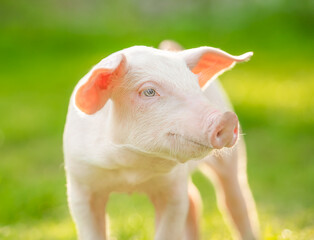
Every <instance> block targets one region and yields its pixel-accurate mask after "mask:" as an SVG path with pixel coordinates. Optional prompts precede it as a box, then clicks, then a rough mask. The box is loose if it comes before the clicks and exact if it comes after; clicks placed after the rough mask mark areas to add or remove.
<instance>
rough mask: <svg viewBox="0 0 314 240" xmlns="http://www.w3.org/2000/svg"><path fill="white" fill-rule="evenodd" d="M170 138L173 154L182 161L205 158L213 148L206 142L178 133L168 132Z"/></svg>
mask: <svg viewBox="0 0 314 240" xmlns="http://www.w3.org/2000/svg"><path fill="white" fill-rule="evenodd" d="M168 139H169V141H170V146H171V151H170V152H171V155H172V156H174V157H175V158H176V159H177V161H179V162H181V163H184V162H187V161H189V160H200V159H203V158H204V157H206V156H207V155H208V154H209V153H210V152H211V151H212V150H213V148H212V147H211V146H209V145H207V144H206V143H202V142H199V141H197V140H194V139H191V138H189V137H185V136H182V135H180V134H176V133H168Z"/></svg>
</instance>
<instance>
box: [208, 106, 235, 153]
mask: <svg viewBox="0 0 314 240" xmlns="http://www.w3.org/2000/svg"><path fill="white" fill-rule="evenodd" d="M238 129H239V122H238V117H237V115H236V114H235V113H233V112H225V113H224V114H222V115H221V116H220V117H219V118H218V119H217V120H216V123H215V124H214V126H213V130H212V131H211V132H210V135H209V137H210V142H211V145H212V146H213V148H215V149H220V148H223V147H232V146H233V145H234V144H235V142H236V141H237V138H238V132H239V131H238Z"/></svg>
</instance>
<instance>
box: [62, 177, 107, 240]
mask: <svg viewBox="0 0 314 240" xmlns="http://www.w3.org/2000/svg"><path fill="white" fill-rule="evenodd" d="M67 192H68V202H69V206H70V210H71V214H72V217H73V219H74V221H75V224H76V228H77V231H78V236H79V239H80V240H105V239H106V223H105V205H106V202H107V199H108V196H106V195H100V194H98V193H97V192H93V191H91V189H90V188H89V187H88V186H84V185H82V184H81V183H77V182H76V181H75V180H73V179H71V178H70V177H69V176H68V177H67Z"/></svg>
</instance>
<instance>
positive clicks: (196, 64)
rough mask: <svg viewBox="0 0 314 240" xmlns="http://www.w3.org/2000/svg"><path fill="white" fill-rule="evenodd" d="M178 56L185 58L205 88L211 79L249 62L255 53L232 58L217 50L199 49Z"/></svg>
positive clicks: (183, 52) (209, 48)
mask: <svg viewBox="0 0 314 240" xmlns="http://www.w3.org/2000/svg"><path fill="white" fill-rule="evenodd" d="M178 54H179V55H181V56H182V57H183V59H184V60H185V61H186V63H187V65H188V67H189V68H190V69H191V71H192V72H193V73H195V74H198V76H199V84H200V87H203V86H204V85H205V84H206V83H207V82H208V81H209V80H210V79H213V78H216V77H217V76H218V75H220V74H222V73H223V72H224V71H226V70H228V69H230V68H232V67H233V66H234V65H235V63H237V62H243V61H248V60H249V59H250V57H251V56H252V55H253V52H247V53H244V54H242V55H240V56H232V55H230V54H229V53H226V52H224V51H222V50H220V49H217V48H212V47H199V48H193V49H188V50H184V51H181V52H178Z"/></svg>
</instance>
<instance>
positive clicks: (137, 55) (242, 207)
mask: <svg viewBox="0 0 314 240" xmlns="http://www.w3.org/2000/svg"><path fill="white" fill-rule="evenodd" d="M143 51H144V52H145V51H148V52H149V51H151V52H152V54H153V55H154V57H152V59H153V61H158V58H161V60H164V61H168V60H167V59H166V57H168V56H169V58H170V60H169V63H167V66H168V65H169V69H170V68H172V66H171V64H174V66H175V64H178V65H180V64H183V61H181V60H179V61H178V62H179V63H176V62H174V63H172V59H171V58H172V56H174V54H175V53H165V54H164V53H161V51H160V50H155V49H151V48H145V47H134V48H130V49H126V50H123V55H124V56H125V60H126V61H127V62H128V69H131V70H128V71H126V73H124V74H125V76H126V77H125V79H130V78H131V81H130V80H128V84H134V83H132V81H133V80H132V79H133V78H137V77H138V75H140V74H142V72H143V71H146V70H147V71H151V72H154V71H155V72H156V74H155V75H154V76H153V77H156V78H158V79H168V78H169V77H171V76H172V75H173V74H176V73H177V74H181V72H183V71H181V70H180V68H178V71H177V70H176V69H172V70H173V73H171V74H169V76H168V75H167V74H164V73H163V72H162V70H160V72H158V66H157V67H155V66H154V67H151V69H138V68H137V66H142V65H143V64H145V61H147V62H148V63H147V64H151V65H152V63H149V61H148V60H147V59H145V58H147V56H146V55H145V54H146V53H145V54H142V52H143ZM160 53H161V55H160V56H159V54H160ZM117 54H119V53H117ZM155 54H156V55H157V57H156V59H154V58H155ZM111 58H112V57H111ZM112 59H113V60H110V61H109V63H108V62H106V63H105V64H103V63H102V62H101V63H100V64H98V66H96V67H95V69H97V68H108V66H111V65H115V63H114V62H115V61H116V60H115V56H114V57H113V58H112ZM174 60H178V58H177V57H175V59H174ZM119 61H123V60H121V59H119ZM180 61H181V62H180ZM112 62H113V63H112ZM156 64H157V65H158V63H156ZM120 65H121V63H120ZM120 65H119V66H120ZM151 65H150V66H151ZM167 66H162V65H161V67H160V68H161V69H163V68H166V67H167ZM181 67H184V66H183V65H182V66H181ZM145 68H147V66H146V67H145ZM134 69H135V70H134ZM133 70H134V71H133ZM93 71H94V70H92V71H91V72H93ZM91 72H90V73H89V74H87V75H86V76H85V77H84V78H83V79H81V81H80V82H79V83H78V85H77V86H76V88H75V90H74V93H73V95H72V97H71V100H70V105H69V110H68V116H67V122H66V127H65V133H64V154H65V163H66V172H67V182H68V198H69V204H70V208H71V213H72V215H73V218H74V220H75V222H76V225H77V228H78V233H79V236H80V239H83V240H89V239H90V240H98V239H99V240H100V239H106V229H105V218H104V215H105V211H104V207H105V205H106V202H107V199H108V196H109V194H110V193H111V192H125V193H131V192H134V191H136V192H143V193H145V194H147V195H148V196H149V198H150V199H151V200H152V202H153V204H154V206H155V209H156V223H157V225H156V226H157V229H156V235H155V239H156V240H157V239H158V240H166V239H169V240H170V239H171V240H173V239H177V240H179V239H198V238H199V234H198V227H199V226H198V225H199V209H198V205H199V202H200V198H199V194H198V192H197V190H196V188H195V187H194V185H193V184H192V183H191V182H190V183H188V179H189V174H190V173H191V171H193V170H194V169H195V168H197V167H198V166H200V165H202V171H203V172H204V173H205V174H206V175H207V173H208V175H210V176H211V178H212V180H213V181H214V183H215V186H216V187H217V188H218V189H219V190H218V198H219V199H220V206H221V208H222V209H223V210H225V211H226V212H227V213H229V220H230V222H231V224H232V225H234V229H235V235H237V236H239V237H240V238H241V239H255V238H256V232H255V231H256V230H257V229H256V226H257V225H256V224H257V218H256V212H255V207H254V203H253V201H252V197H251V194H250V191H249V188H248V186H247V181H246V172H245V162H246V158H245V151H244V145H243V140H242V139H240V140H239V141H238V143H237V144H236V145H235V146H234V147H233V148H231V149H225V148H224V149H222V150H214V151H212V149H213V148H214V147H212V142H210V140H208V143H207V142H206V141H207V140H206V141H205V140H203V138H202V137H203V135H204V134H203V133H202V132H201V133H200V135H199V136H200V137H199V136H198V135H195V136H196V137H195V138H192V140H191V139H190V137H189V136H191V132H192V133H193V131H196V130H195V126H193V127H192V128H191V130H184V131H183V133H182V132H180V129H179V130H178V131H179V134H177V132H175V133H173V131H177V129H178V128H180V127H182V126H187V125H184V124H186V123H184V120H181V119H179V120H178V119H175V118H174V119H173V123H172V122H171V121H170V122H168V123H167V122H165V123H161V122H159V124H161V125H162V126H160V125H156V124H155V125H150V124H153V123H151V122H149V123H147V122H142V124H140V122H141V121H143V118H138V119H136V118H137V116H135V119H133V117H134V116H133V117H130V115H132V114H134V113H136V114H137V113H138V112H139V113H142V114H143V113H144V114H146V113H147V109H150V108H147V107H146V106H149V105H151V106H154V104H157V103H156V102H151V103H149V104H148V105H145V104H146V103H145V102H144V104H143V105H140V106H138V105H136V104H138V102H137V98H138V96H135V97H134V96H133V97H130V98H127V99H126V100H125V99H124V100H120V99H121V98H122V99H123V98H124V96H125V95H127V94H128V93H127V91H128V90H125V92H123V95H122V97H120V96H121V95H119V94H121V93H120V92H118V93H113V94H112V95H111V98H110V99H109V100H106V101H105V104H104V105H103V106H102V107H100V108H97V110H96V111H95V112H93V113H92V114H91V113H90V112H91V111H94V110H93V109H92V110H90V109H87V110H85V109H86V108H84V107H80V106H79V104H78V100H77V99H76V96H77V95H78V94H79V93H78V91H79V89H80V88H81V87H82V86H83V87H84V84H85V83H86V82H87V81H88V80H89V79H90V78H91ZM168 72H169V70H168ZM184 74H187V76H186V75H182V76H180V78H194V76H192V75H191V76H190V75H189V74H190V73H184ZM172 77H173V76H172ZM142 78H148V80H146V81H150V79H149V78H150V76H149V74H147V76H142V75H141V77H140V79H142ZM136 81H139V80H136ZM211 81H212V80H211ZM130 82H131V83H130ZM143 82H144V81H143ZM136 84H137V82H136ZM144 84H146V83H144ZM156 84H157V83H156ZM158 84H165V83H162V81H159V82H158ZM175 84H176V86H175V87H174V88H176V87H178V89H179V90H180V91H186V92H187V93H190V95H191V98H192V100H193V96H194V95H195V96H196V93H197V92H194V90H190V89H193V88H197V85H196V84H194V82H189V83H187V84H185V83H182V85H180V84H181V83H180V82H178V83H175ZM116 88H119V87H116ZM149 89H151V88H149ZM123 91H124V90H123ZM160 91H161V92H162V90H160ZM195 91H199V90H195ZM202 92H203V93H204V96H205V98H206V99H207V100H208V102H210V103H211V106H214V108H215V111H213V112H214V113H215V112H216V111H217V110H218V111H219V112H226V111H232V107H231V104H230V103H229V101H228V99H227V97H226V95H225V93H224V91H223V89H222V88H221V86H220V84H219V82H218V81H215V82H212V83H211V84H206V85H205V86H204V87H203V88H202ZM131 94H132V93H131ZM193 94H194V95H193ZM160 95H161V96H162V94H160ZM117 96H118V97H117ZM127 96H128V95H127ZM143 96H144V95H143ZM164 96H166V97H167V96H168V95H167V94H164ZM140 97H142V95H140ZM144 97H145V96H144ZM159 97H160V96H159ZM168 98H170V94H169V96H168ZM205 98H204V97H202V98H200V99H198V97H196V98H195V99H196V100H195V102H196V101H199V103H198V104H196V103H195V102H191V104H192V105H193V104H196V105H195V106H192V107H191V109H192V110H191V115H193V114H192V113H193V111H196V112H197V111H199V112H201V111H203V110H202V109H201V108H200V110H194V109H195V108H198V106H199V105H201V106H202V105H204V106H202V108H205V107H206V108H208V109H209V107H208V106H209V105H208V106H207V105H206V104H207V103H206V100H205ZM117 99H118V100H117ZM140 101H142V100H141V99H140ZM144 101H147V100H145V99H144ZM149 101H151V100H149ZM158 101H159V103H160V102H161V101H162V98H161V97H160V99H159V100H158ZM182 101H190V100H185V99H183V100H182ZM117 102H118V104H119V105H118V104H117ZM126 102H127V103H128V104H132V105H130V106H128V108H132V107H134V105H136V107H135V110H134V111H132V112H129V113H128V110H126V109H124V110H123V111H122V113H121V109H118V110H117V108H119V106H122V105H123V104H124V103H126ZM159 103H158V104H159ZM189 103H190V102H188V104H189ZM140 104H142V103H141V102H140ZM167 104H168V103H167ZM170 105H171V104H170ZM179 105H180V104H179ZM179 105H178V104H176V105H175V106H174V109H176V108H178V107H179ZM162 106H163V107H164V109H163V110H162V111H161V112H164V118H167V116H169V117H173V116H172V115H171V114H169V113H168V112H167V111H168V110H169V109H167V105H162ZM169 108H170V107H169ZM82 109H83V110H82ZM187 111H189V110H187ZM123 112H125V113H123ZM172 112H173V111H172ZM130 113H131V114H130ZM214 113H213V114H214ZM159 115H160V113H159ZM217 116H218V115H217ZM219 116H220V115H219ZM149 117H150V116H149V114H148V116H147V118H148V120H149ZM188 117H190V116H188ZM206 118H208V117H207V116H206ZM191 119H192V120H193V119H194V117H192V116H191ZM191 119H190V121H191ZM215 119H218V117H217V118H215ZM120 121H121V122H120ZM130 121H135V123H133V122H130ZM177 121H179V123H177ZM180 121H182V124H181V123H180ZM206 121H207V120H206ZM213 121H214V120H212V122H213ZM217 121H218V120H217ZM136 122H138V124H140V126H136ZM201 122H202V123H201ZM201 122H200V123H199V127H200V128H202V127H203V125H202V124H203V120H202V121H201ZM157 123H158V122H157ZM128 124H130V125H128ZM213 124H214V123H211V125H213ZM171 125H174V126H175V127H172V126H171ZM196 125H197V123H196ZM152 126H155V128H157V129H159V128H160V129H163V128H168V127H169V128H170V130H169V131H166V132H165V133H167V134H163V135H162V136H161V133H159V132H160V131H161V130H160V131H156V132H154V131H152V130H151V128H152ZM145 127H147V129H145ZM148 127H150V128H149V129H148ZM128 129H131V130H132V129H133V131H135V133H136V131H140V132H143V131H152V133H151V134H150V135H154V134H155V138H156V139H157V140H156V141H157V144H156V145H158V141H159V140H158V139H159V138H160V139H161V140H163V139H162V138H163V137H165V136H164V135H167V139H165V141H169V142H170V143H171V142H173V141H175V144H180V146H181V145H184V147H185V148H187V150H186V154H182V155H180V153H172V152H171V151H172V150H171V149H170V153H169V151H168V149H166V150H164V148H165V147H164V146H163V145H162V144H163V143H161V144H160V145H158V146H155V147H151V146H148V145H147V144H146V141H143V142H141V139H138V138H137V136H136V134H135V135H134V136H133V135H132V134H125V132H126V131H128ZM134 129H135V130H134ZM173 129H175V130H173ZM206 129H207V128H206ZM208 129H210V128H208ZM131 130H130V131H131ZM206 131H208V132H211V131H212V130H206ZM234 131H237V127H236V129H235V130H234ZM150 135H149V136H145V135H143V138H147V142H149V141H153V140H154V137H153V138H152V140H150ZM182 136H184V137H182ZM185 136H188V137H185ZM168 138H171V139H168ZM194 139H196V140H197V141H194ZM198 139H200V140H198ZM204 139H205V138H204ZM206 139H207V137H206ZM231 140H232V141H235V140H234V139H231ZM231 140H230V141H231ZM176 141H177V142H178V143H177V142H176ZM133 143H134V144H133ZM165 144H166V143H165ZM226 144H227V143H226ZM226 144H225V145H226ZM233 144H234V143H233ZM233 144H232V145H233ZM194 145H195V146H194ZM174 146H177V145H174ZM180 146H179V147H178V148H180ZM190 148H191V149H190ZM194 148H195V149H196V150H195V149H194ZM219 148H220V147H219ZM191 159H192V160H191ZM188 185H189V187H188ZM255 225H256V226H255Z"/></svg>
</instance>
